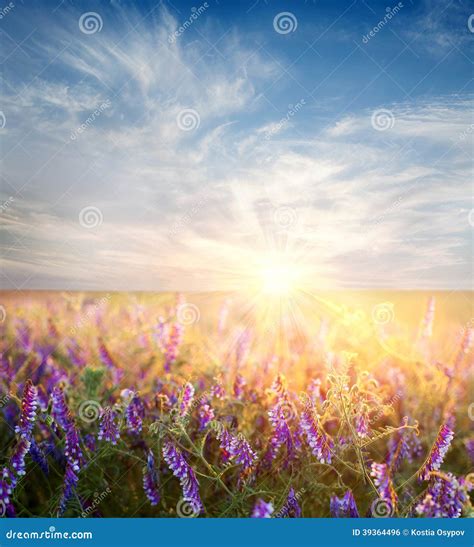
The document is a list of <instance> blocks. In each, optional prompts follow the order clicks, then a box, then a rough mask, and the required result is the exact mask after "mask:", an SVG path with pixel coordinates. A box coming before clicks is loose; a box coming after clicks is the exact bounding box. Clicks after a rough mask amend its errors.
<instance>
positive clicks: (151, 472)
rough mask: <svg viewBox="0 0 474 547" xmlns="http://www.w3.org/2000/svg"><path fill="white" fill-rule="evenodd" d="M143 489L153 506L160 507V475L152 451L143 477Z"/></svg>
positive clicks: (149, 452)
mask: <svg viewBox="0 0 474 547" xmlns="http://www.w3.org/2000/svg"><path fill="white" fill-rule="evenodd" d="M143 489H144V490H145V494H146V497H147V498H148V500H149V501H150V504H151V505H158V503H159V501H160V493H159V492H158V474H157V472H156V469H155V458H154V456H153V452H152V451H151V450H149V451H148V456H147V464H146V468H145V473H144V475H143Z"/></svg>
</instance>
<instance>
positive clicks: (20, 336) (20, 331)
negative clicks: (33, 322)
mask: <svg viewBox="0 0 474 547" xmlns="http://www.w3.org/2000/svg"><path fill="white" fill-rule="evenodd" d="M16 339H17V340H18V343H19V345H20V346H21V348H22V349H23V350H24V351H25V353H31V351H32V350H33V342H32V340H31V329H30V327H29V326H28V323H27V322H26V321H25V320H24V319H19V320H18V323H17V325H16Z"/></svg>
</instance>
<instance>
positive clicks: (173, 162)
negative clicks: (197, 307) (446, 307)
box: [0, 14, 472, 290]
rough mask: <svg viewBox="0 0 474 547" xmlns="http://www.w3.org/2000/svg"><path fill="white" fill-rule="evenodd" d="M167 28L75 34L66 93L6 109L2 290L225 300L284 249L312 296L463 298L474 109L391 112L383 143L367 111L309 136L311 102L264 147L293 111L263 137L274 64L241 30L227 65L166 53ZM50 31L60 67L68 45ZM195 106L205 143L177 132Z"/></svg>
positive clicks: (45, 83)
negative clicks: (194, 293)
mask: <svg viewBox="0 0 474 547" xmlns="http://www.w3.org/2000/svg"><path fill="white" fill-rule="evenodd" d="M163 21H164V22H162V23H161V24H158V25H157V26H156V27H155V28H153V29H148V30H145V29H140V33H139V37H140V39H137V36H138V35H137V32H136V31H132V32H130V34H129V35H127V34H123V35H122V36H120V35H119V33H118V35H117V36H113V35H110V34H105V33H104V34H103V35H101V36H98V37H97V40H95V41H94V45H93V46H92V45H91V44H92V42H88V41H87V40H86V39H85V37H84V36H76V37H75V38H74V40H73V41H72V43H71V44H70V45H69V47H68V48H67V49H66V50H65V51H63V53H61V54H60V55H59V56H58V58H57V59H56V61H55V69H56V72H54V74H55V79H54V81H51V80H46V79H43V78H42V77H41V76H40V77H38V78H37V80H36V81H35V85H34V86H33V85H31V86H29V87H28V88H27V89H26V90H25V91H24V92H21V93H20V95H19V96H13V95H11V96H10V97H7V100H6V103H5V104H6V109H7V110H8V111H9V112H11V115H12V118H14V119H15V122H16V123H15V124H12V128H11V129H10V130H9V133H8V135H7V139H8V143H9V146H8V147H7V157H6V159H5V167H6V169H5V176H6V178H7V180H8V181H9V182H8V184H12V185H13V186H14V187H16V188H17V189H19V188H22V191H21V193H20V194H19V195H18V199H17V200H16V202H15V203H14V205H13V206H12V207H11V208H10V209H9V210H8V211H7V212H5V213H4V214H2V215H0V224H1V225H2V226H3V229H4V244H3V246H4V250H5V251H6V253H5V256H4V260H3V264H4V267H3V273H4V275H5V277H4V281H3V283H4V284H5V286H9V285H10V284H11V282H12V281H14V282H15V283H18V284H21V283H23V282H27V283H28V284H29V285H30V286H32V287H35V286H44V287H48V288H52V287H54V286H58V285H61V286H67V287H71V288H73V287H76V288H103V289H105V290H111V289H123V290H126V289H133V288H137V289H146V288H148V289H189V288H192V289H199V288H201V289H219V288H221V287H228V286H232V285H233V284H235V283H238V282H241V281H242V279H245V275H246V274H245V272H246V271H248V270H249V269H250V268H251V267H252V265H253V264H254V262H255V260H256V259H257V258H258V257H260V256H261V255H263V254H265V253H266V252H268V251H269V249H272V248H273V247H274V246H275V245H280V244H281V240H282V239H286V243H285V244H284V245H283V246H284V247H286V248H287V249H288V252H290V254H291V256H292V257H295V256H296V257H298V259H299V260H301V261H303V262H305V264H306V265H308V264H309V265H310V267H309V272H308V273H309V274H310V275H309V277H310V280H311V282H312V283H313V284H315V285H318V286H323V285H326V286H327V285H331V286H333V285H335V286H348V285H352V286H366V285H367V284H368V283H372V284H373V285H376V286H384V285H393V286H396V287H412V286H415V287H425V286H453V287H454V286H458V285H465V283H466V282H465V280H466V279H467V277H468V276H467V274H468V271H469V265H466V264H465V260H464V257H466V256H468V255H467V252H466V249H467V248H468V247H469V241H470V237H471V232H470V230H472V228H471V227H470V226H469V224H468V222H467V213H466V211H467V210H468V209H469V208H470V207H471V205H470V199H471V187H470V183H469V168H470V167H469V165H470V164H469V161H468V156H467V153H468V149H469V145H470V144H472V131H470V130H469V128H470V125H469V121H468V120H469V113H470V111H471V108H472V104H471V103H470V101H468V100H467V99H465V98H464V99H463V98H460V97H459V98H453V97H445V98H442V97H441V98H437V99H436V100H432V101H428V100H425V101H413V102H412V103H410V104H398V105H397V104H395V105H388V106H387V105H385V106H384V108H389V109H391V110H392V112H393V115H394V120H395V124H394V126H393V128H391V129H389V130H387V131H384V132H379V131H375V130H374V129H373V127H372V126H371V113H372V112H371V111H369V110H367V111H364V112H360V111H358V112H353V113H351V114H350V115H348V116H346V117H343V118H341V119H339V120H337V121H336V122H335V123H334V125H333V126H332V127H329V128H327V129H326V130H325V131H323V132H320V131H318V128H317V127H315V128H314V129H313V130H310V131H308V128H307V126H305V125H304V124H303V123H302V122H305V121H306V120H307V118H309V117H310V116H311V108H310V105H308V107H306V106H305V107H304V108H305V109H306V110H304V109H302V111H301V112H299V113H298V114H296V115H295V116H294V117H293V118H292V120H291V124H289V125H288V126H285V128H284V131H275V132H274V133H273V134H272V137H271V138H270V139H268V138H265V135H266V134H267V133H268V131H269V128H272V127H276V126H277V125H278V122H279V120H280V119H281V118H282V114H281V113H278V112H275V115H274V119H271V120H268V111H266V114H267V116H266V120H265V122H263V120H262V118H261V117H259V115H258V114H259V113H261V109H262V108H264V105H262V103H261V102H259V101H258V100H257V98H258V97H259V96H260V93H262V91H263V90H264V89H265V86H266V85H268V84H271V83H272V81H273V79H274V77H275V66H274V65H273V64H272V63H270V62H268V61H266V60H264V59H263V58H262V57H261V56H260V55H259V54H258V53H255V52H252V51H251V50H250V48H248V47H246V45H245V43H244V41H243V40H240V39H239V37H238V36H237V35H236V34H232V33H230V34H229V36H227V37H226V38H225V39H223V41H222V43H221V48H220V51H221V53H222V55H223V56H224V58H221V57H220V56H219V55H216V56H215V57H213V59H212V62H209V63H206V62H202V57H203V56H204V55H205V54H206V46H205V45H204V46H203V45H202V44H197V45H194V46H193V47H190V46H189V45H186V42H185V41H184V40H178V41H177V42H176V43H175V44H173V45H172V46H170V45H169V44H168V42H167V37H168V36H169V34H170V33H171V32H172V31H173V30H174V29H175V28H176V24H177V22H176V21H174V20H173V19H172V18H171V16H170V15H169V14H165V17H164V19H163ZM129 23H130V24H131V22H130V21H129ZM49 32H50V40H49V41H48V42H47V43H48V46H47V50H46V53H48V54H49V55H52V54H53V53H52V52H53V51H56V53H55V55H57V49H56V48H55V47H53V45H52V44H53V43H55V41H56V42H58V43H59V42H60V41H61V40H62V39H64V36H65V35H67V31H66V30H64V31H59V30H57V29H49ZM55 33H56V34H55ZM119 40H121V41H120V43H119V44H118V46H117V42H118V41H119ZM65 74H67V77H66V76H64V75H65ZM106 99H109V100H110V101H111V106H110V108H109V109H107V110H106V111H104V113H103V115H101V116H99V117H97V119H95V120H94V122H93V123H91V124H90V126H88V127H87V129H86V130H85V131H84V132H83V133H82V134H81V135H79V136H78V138H77V139H76V140H75V141H73V142H72V141H71V140H70V134H71V131H74V130H75V129H77V128H78V127H79V126H80V124H81V123H83V122H84V120H85V119H87V117H88V116H89V115H90V113H91V111H93V110H94V109H95V108H97V106H98V105H99V104H100V103H101V102H102V101H104V100H106ZM185 108H186V109H193V110H195V111H196V112H197V113H198V115H199V125H198V127H196V129H195V130H193V131H189V132H188V131H183V130H182V129H180V128H179V126H178V124H177V121H176V118H177V116H178V115H179V113H180V112H181V111H182V110H183V109H185ZM283 114H284V113H283ZM19 142H21V147H23V149H26V150H27V153H28V155H29V156H30V157H31V161H29V162H24V161H23V162H22V161H21V160H20V157H21V154H20V152H21V150H19V149H18V146H19V144H18V143H19ZM8 151H9V152H8ZM6 191H7V192H8V193H9V192H10V189H9V190H6ZM85 206H95V207H98V208H99V209H100V210H101V212H102V214H103V219H104V220H103V224H102V225H101V226H99V227H98V228H97V229H93V230H87V229H85V228H83V227H82V226H80V224H79V222H78V214H79V211H80V210H81V209H82V208H83V207H85ZM281 207H286V208H289V210H290V216H291V215H294V219H293V220H291V223H290V224H291V226H289V227H285V226H283V228H282V226H280V225H278V222H276V221H275V214H276V211H277V210H278V208H281ZM173 226H177V227H178V228H177V229H175V230H174V231H173V229H172V227H173ZM287 228H288V229H287ZM239 280H240V281H239Z"/></svg>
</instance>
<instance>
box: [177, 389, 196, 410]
mask: <svg viewBox="0 0 474 547" xmlns="http://www.w3.org/2000/svg"><path fill="white" fill-rule="evenodd" d="M193 399H194V386H193V385H192V384H191V383H190V382H186V383H185V384H184V386H183V389H182V391H181V403H180V405H179V415H180V416H181V417H184V416H186V414H187V413H188V412H189V410H190V408H191V406H192V404H193Z"/></svg>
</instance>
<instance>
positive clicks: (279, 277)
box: [259, 259, 299, 296]
mask: <svg viewBox="0 0 474 547" xmlns="http://www.w3.org/2000/svg"><path fill="white" fill-rule="evenodd" d="M259 272H260V282H261V288H262V291H263V292H264V293H265V294H269V295H274V296H288V295H289V293H291V292H292V291H293V290H294V289H295V288H296V284H297V282H298V278H299V276H298V270H297V268H296V267H295V266H293V265H291V264H289V263H286V264H285V263H283V262H282V261H281V260H275V259H271V260H269V261H267V262H265V263H264V264H263V266H262V267H261V268H260V270H259Z"/></svg>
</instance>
